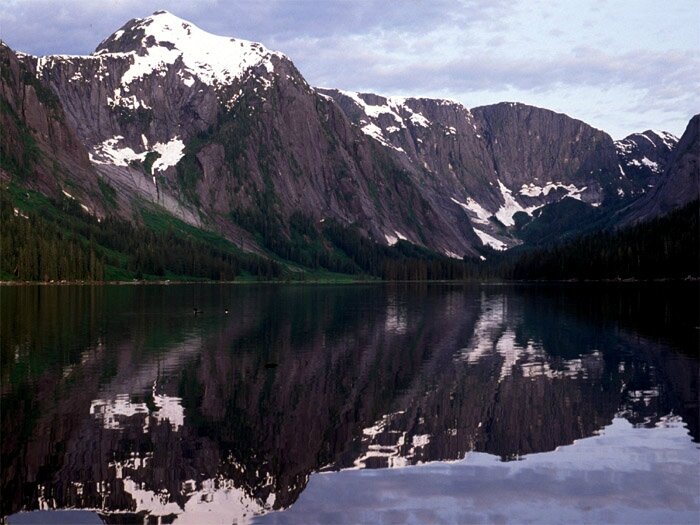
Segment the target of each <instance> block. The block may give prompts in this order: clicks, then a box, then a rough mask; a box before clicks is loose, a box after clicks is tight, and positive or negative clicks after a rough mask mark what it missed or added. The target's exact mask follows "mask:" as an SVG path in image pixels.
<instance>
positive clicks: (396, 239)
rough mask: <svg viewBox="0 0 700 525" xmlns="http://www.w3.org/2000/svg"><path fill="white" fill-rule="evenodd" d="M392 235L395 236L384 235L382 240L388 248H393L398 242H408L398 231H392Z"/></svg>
mask: <svg viewBox="0 0 700 525" xmlns="http://www.w3.org/2000/svg"><path fill="white" fill-rule="evenodd" d="M394 234H395V235H393V234H391V233H385V234H384V238H385V239H386V242H387V244H388V245H389V246H393V245H394V244H396V243H397V242H399V240H402V241H407V240H408V238H407V237H406V236H405V235H404V234H402V233H401V232H399V231H396V230H394Z"/></svg>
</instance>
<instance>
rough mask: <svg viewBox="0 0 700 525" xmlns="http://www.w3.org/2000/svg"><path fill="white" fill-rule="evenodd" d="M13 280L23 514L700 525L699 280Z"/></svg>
mask: <svg viewBox="0 0 700 525" xmlns="http://www.w3.org/2000/svg"><path fill="white" fill-rule="evenodd" d="M0 294H1V295H0V303H1V307H2V310H1V311H2V318H1V320H0V322H1V324H0V329H1V330H2V332H1V337H0V341H1V346H2V361H1V364H2V369H1V375H0V378H1V380H2V383H1V393H2V399H1V401H2V405H1V409H2V486H1V488H2V492H1V494H2V515H3V516H8V515H12V514H15V513H18V512H20V511H43V512H31V513H27V512H23V513H21V514H18V515H15V516H13V517H11V518H10V520H9V522H10V523H27V522H32V523H39V522H45V521H50V522H54V523H56V522H61V523H68V522H74V521H78V520H88V521H85V522H86V523H88V522H91V521H90V520H91V519H96V520H97V523H99V522H100V521H99V520H103V521H105V522H109V523H128V522H133V521H136V522H139V523H201V524H206V523H227V524H230V523H236V522H237V523H243V522H246V521H248V520H250V519H255V520H259V521H274V522H283V523H286V522H295V523H310V522H321V523H329V522H333V523H337V522H382V521H384V522H391V523H404V522H406V523H425V522H460V523H465V522H469V523H471V522H507V521H513V522H525V521H534V522H547V521H554V522H557V521H561V522H571V521H586V522H609V521H617V522H636V523H639V522H674V523H677V522H688V523H696V522H697V521H698V519H700V450H699V449H698V441H699V439H700V431H699V423H698V420H699V417H698V416H699V413H698V411H699V408H698V395H699V390H698V372H699V369H698V334H700V330H698V325H699V324H700V320H699V317H698V315H699V312H698V297H699V295H698V287H697V286H696V285H692V284H685V285H660V284H659V285H633V284H624V285H557V286H515V287H507V286H464V287H463V286H448V285H415V286H408V285H406V286H384V285H367V286H364V285H354V286H234V285H177V286H176V285H172V286H147V287H139V286H134V287H131V286H121V287H117V286H115V287H109V286H106V287H95V288H92V287H65V286H64V287H48V286H46V287H17V288H2V289H1V290H0ZM193 308H197V309H199V310H201V313H199V314H197V315H195V314H194V311H193ZM225 310H228V312H229V313H228V314H227V313H225ZM399 467H401V468H399ZM53 509H91V510H92V511H93V513H92V514H88V513H85V512H82V513H81V512H77V513H76V512H75V511H71V512H67V511H63V512H46V511H51V510H53ZM95 512H96V513H97V514H95ZM13 520H14V521H13Z"/></svg>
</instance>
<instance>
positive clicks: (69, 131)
mask: <svg viewBox="0 0 700 525" xmlns="http://www.w3.org/2000/svg"><path fill="white" fill-rule="evenodd" d="M0 71H1V73H2V74H1V75H0V130H1V131H2V133H0V178H1V179H3V180H4V181H10V180H13V181H15V182H16V183H19V184H21V185H23V186H26V187H29V188H32V189H36V190H39V191H41V192H43V193H45V194H47V195H49V196H52V197H59V196H61V195H65V196H66V197H68V198H71V199H77V200H78V201H79V202H80V203H81V205H82V206H83V207H84V208H85V209H87V210H88V211H90V212H92V213H95V214H97V215H103V214H104V207H103V199H102V198H101V193H100V190H99V186H98V178H97V174H96V172H95V169H94V167H93V165H92V163H91V162H90V160H89V158H88V153H87V150H86V149H85V146H84V145H83V143H82V141H81V140H80V138H79V137H78V135H77V134H76V132H75V130H74V128H73V127H72V126H71V124H70V122H69V121H68V119H67V117H66V114H65V112H64V110H63V107H62V105H61V103H60V101H59V99H58V98H57V97H56V95H55V94H54V93H53V91H51V90H50V89H48V88H47V87H46V86H45V85H44V84H42V83H41V82H39V81H38V80H37V79H36V71H35V70H34V69H33V67H32V66H31V64H28V63H27V62H26V61H21V60H19V59H18V57H17V55H16V54H15V53H14V52H13V51H12V50H11V49H10V48H9V47H7V46H6V45H5V44H4V43H2V42H0Z"/></svg>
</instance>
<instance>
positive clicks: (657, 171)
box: [615, 130, 678, 197]
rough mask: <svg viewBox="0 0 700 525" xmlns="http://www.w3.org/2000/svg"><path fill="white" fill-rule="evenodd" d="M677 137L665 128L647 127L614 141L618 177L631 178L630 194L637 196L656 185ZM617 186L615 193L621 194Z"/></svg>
mask: <svg viewBox="0 0 700 525" xmlns="http://www.w3.org/2000/svg"><path fill="white" fill-rule="evenodd" d="M677 144H678V138H677V137H674V136H673V135H671V134H670V133H667V132H665V131H653V130H647V131H644V132H642V133H634V134H632V135H629V136H628V137H625V138H624V139H622V140H618V141H616V142H615V149H616V150H617V156H618V159H619V162H620V176H621V177H623V178H627V179H629V180H631V181H633V184H632V186H631V187H629V194H630V196H639V195H640V194H642V193H646V192H647V191H649V190H650V188H655V187H656V186H658V185H659V184H660V183H661V181H663V179H664V177H663V175H664V169H665V168H666V167H668V165H669V163H670V162H671V159H672V157H673V151H674V149H675V148H676V145H677ZM624 191H625V189H624V188H623V187H622V186H621V187H620V188H618V193H619V194H620V196H621V197H624V196H625V195H624Z"/></svg>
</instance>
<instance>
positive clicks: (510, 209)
mask: <svg viewBox="0 0 700 525" xmlns="http://www.w3.org/2000/svg"><path fill="white" fill-rule="evenodd" d="M497 181H498V187H499V189H500V190H501V195H502V196H503V201H504V203H503V206H501V207H500V208H499V210H498V211H497V212H496V218H497V219H498V220H499V221H501V223H502V224H503V225H504V226H513V225H514V224H515V221H514V220H513V215H515V214H516V213H518V212H519V211H524V212H525V213H527V214H528V215H531V214H532V212H533V211H535V210H536V209H537V208H538V207H539V206H530V207H529V208H525V207H523V206H522V205H521V204H520V203H519V202H518V201H516V200H515V198H514V197H513V192H512V191H511V190H509V189H508V188H507V187H506V186H505V184H503V183H502V182H501V180H500V179H497Z"/></svg>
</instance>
